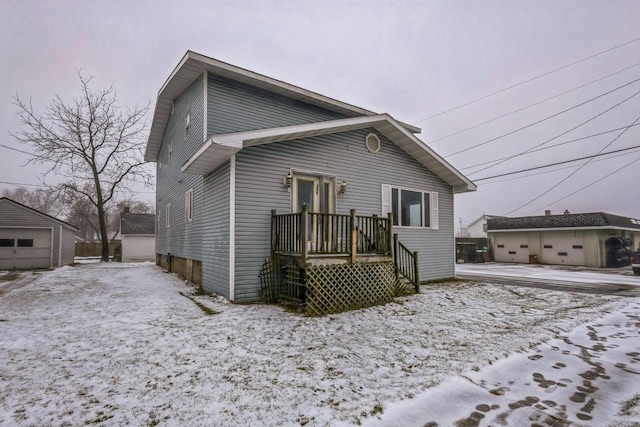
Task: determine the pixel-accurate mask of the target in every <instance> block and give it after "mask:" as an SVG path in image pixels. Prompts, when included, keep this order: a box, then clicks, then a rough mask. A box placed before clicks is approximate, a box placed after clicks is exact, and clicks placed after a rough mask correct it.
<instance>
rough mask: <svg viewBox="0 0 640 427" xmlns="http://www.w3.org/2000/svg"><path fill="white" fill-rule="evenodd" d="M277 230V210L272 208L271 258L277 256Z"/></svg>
mask: <svg viewBox="0 0 640 427" xmlns="http://www.w3.org/2000/svg"><path fill="white" fill-rule="evenodd" d="M276 236H277V230H276V210H275V209H271V260H273V259H274V258H275V254H276V250H277V249H276V245H277V244H276V241H277V237H276Z"/></svg>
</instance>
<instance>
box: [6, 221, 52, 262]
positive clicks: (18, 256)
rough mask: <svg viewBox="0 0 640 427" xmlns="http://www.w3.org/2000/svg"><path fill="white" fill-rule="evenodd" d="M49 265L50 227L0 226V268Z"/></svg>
mask: <svg viewBox="0 0 640 427" xmlns="http://www.w3.org/2000/svg"><path fill="white" fill-rule="evenodd" d="M49 267H51V229H39V228H0V270H13V269H18V270H30V269H35V268H49Z"/></svg>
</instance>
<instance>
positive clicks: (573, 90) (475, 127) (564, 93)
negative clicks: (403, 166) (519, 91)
mask: <svg viewBox="0 0 640 427" xmlns="http://www.w3.org/2000/svg"><path fill="white" fill-rule="evenodd" d="M638 65H640V62H638V63H637V64H634V65H631V66H629V67H627V68H623V69H622V70H618V71H616V72H614V73H611V74H607V75H606V76H604V77H600V78H599V79H596V80H593V81H590V82H589V83H585V84H583V85H580V86H578V87H574V88H573V89H569V90H567V91H564V92H562V93H559V94H557V95H554V96H552V97H549V98H546V99H543V100H541V101H538V102H535V103H533V104H529V105H527V106H526V107H522V108H519V109H517V110H514V111H511V112H510V113H506V114H503V115H501V116H498V117H495V118H493V119H489V120H487V121H484V122H482V123H479V124H477V125H474V126H471V127H468V128H466V129H462V130H460V131H458V132H455V133H452V134H450V135H446V136H443V137H440V138H437V139H434V140H432V141H429V142H428V144H433V143H435V142H439V141H443V140H445V139H448V138H451V137H452V136H456V135H460V134H461V133H465V132H467V131H470V130H472V129H477V128H479V127H481V126H484V125H486V124H489V123H492V122H495V121H497V120H500V119H503V118H505V117H508V116H511V115H513V114H515V113H519V112H521V111H524V110H527V109H529V108H531V107H535V106H537V105H540V104H543V103H545V102H547V101H551V100H552V99H555V98H559V97H561V96H563V95H566V94H568V93H571V92H575V91H576V90H579V89H582V88H584V87H586V86H589V85H592V84H593V83H597V82H599V81H601V80H604V79H606V78H609V77H611V76H614V75H616V74H620V73H622V72H624V71H627V70H629V69H631V68H634V67H637V66H638Z"/></svg>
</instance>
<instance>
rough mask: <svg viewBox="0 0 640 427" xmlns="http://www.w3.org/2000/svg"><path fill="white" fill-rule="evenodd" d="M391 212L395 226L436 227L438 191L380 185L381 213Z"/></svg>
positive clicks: (434, 228)
mask: <svg viewBox="0 0 640 427" xmlns="http://www.w3.org/2000/svg"><path fill="white" fill-rule="evenodd" d="M388 212H391V213H393V225H394V226H396V227H420V228H429V229H431V230H437V229H438V193H437V192H435V191H425V190H418V189H411V188H403V187H394V186H391V185H382V213H383V214H384V215H387V213H388Z"/></svg>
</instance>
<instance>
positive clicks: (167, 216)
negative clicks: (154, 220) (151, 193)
mask: <svg viewBox="0 0 640 427" xmlns="http://www.w3.org/2000/svg"><path fill="white" fill-rule="evenodd" d="M164 225H165V227H166V228H170V227H171V203H168V204H167V206H166V208H165V215H164Z"/></svg>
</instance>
